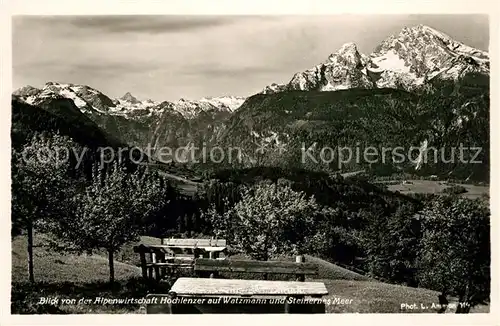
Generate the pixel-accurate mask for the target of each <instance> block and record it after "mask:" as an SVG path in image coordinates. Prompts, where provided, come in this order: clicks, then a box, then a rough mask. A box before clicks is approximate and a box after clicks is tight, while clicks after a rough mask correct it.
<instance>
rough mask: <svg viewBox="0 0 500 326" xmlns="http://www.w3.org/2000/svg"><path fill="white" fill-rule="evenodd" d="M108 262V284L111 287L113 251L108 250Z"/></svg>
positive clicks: (113, 268) (113, 271)
mask: <svg viewBox="0 0 500 326" xmlns="http://www.w3.org/2000/svg"><path fill="white" fill-rule="evenodd" d="M108 261H109V283H110V284H111V285H112V284H113V283H114V282H115V261H114V259H113V250H111V249H109V250H108Z"/></svg>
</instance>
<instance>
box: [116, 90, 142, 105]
mask: <svg viewBox="0 0 500 326" xmlns="http://www.w3.org/2000/svg"><path fill="white" fill-rule="evenodd" d="M120 100H123V101H126V102H129V103H132V104H136V103H140V102H141V101H139V100H138V99H137V98H136V97H135V96H133V95H132V94H130V92H127V93H125V95H123V96H122V97H120Z"/></svg>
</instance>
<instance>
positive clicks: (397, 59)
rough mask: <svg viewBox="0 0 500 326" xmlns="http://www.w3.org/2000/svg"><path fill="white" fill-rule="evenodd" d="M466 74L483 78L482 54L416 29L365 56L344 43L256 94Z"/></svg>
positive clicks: (405, 85)
mask: <svg viewBox="0 0 500 326" xmlns="http://www.w3.org/2000/svg"><path fill="white" fill-rule="evenodd" d="M470 72H475V73H481V74H487V75H489V54H488V53H487V52H485V51H482V50H478V49H474V48H472V47H470V46H467V45H465V44H463V43H461V42H459V41H456V40H454V39H453V38H451V37H450V36H449V35H446V34H445V33H442V32H440V31H438V30H436V29H434V28H432V27H429V26H426V25H417V26H413V27H405V28H403V29H402V30H401V31H400V32H399V33H398V34H395V35H391V36H389V37H388V38H386V39H385V40H383V41H382V42H381V43H380V44H379V45H378V46H377V47H376V48H375V50H374V51H373V52H372V53H371V54H370V55H368V56H367V55H364V54H362V53H360V52H359V51H358V47H357V46H356V44H355V43H352V42H351V43H346V44H344V45H342V46H341V47H340V49H339V50H338V51H336V52H335V53H333V54H331V55H330V56H329V57H328V59H327V60H326V61H325V62H323V63H321V64H319V65H317V66H315V67H313V68H311V69H308V70H306V71H303V72H299V73H296V74H295V75H293V77H292V79H291V80H290V82H288V83H287V84H285V85H278V84H271V85H270V86H267V87H265V88H264V90H263V91H262V93H275V92H280V91H285V90H320V91H331V90H339V89H348V88H382V87H388V88H402V89H406V90H412V89H414V88H417V87H420V86H421V85H423V84H424V83H426V82H427V81H429V80H431V79H433V78H436V77H439V78H442V79H457V78H460V77H462V76H464V75H465V74H467V73H470Z"/></svg>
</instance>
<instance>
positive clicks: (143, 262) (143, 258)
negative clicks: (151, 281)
mask: <svg viewBox="0 0 500 326" xmlns="http://www.w3.org/2000/svg"><path fill="white" fill-rule="evenodd" d="M139 255H140V256H141V269H142V277H144V278H148V269H147V266H146V253H145V252H144V251H141V252H139Z"/></svg>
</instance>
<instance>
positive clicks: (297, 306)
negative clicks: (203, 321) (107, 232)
mask: <svg viewBox="0 0 500 326" xmlns="http://www.w3.org/2000/svg"><path fill="white" fill-rule="evenodd" d="M327 294H328V291H327V289H326V286H325V284H324V283H322V282H295V281H293V282H287V281H261V280H233V279H211V278H187V277H186V278H184V277H182V278H179V279H178V280H177V281H176V282H175V284H174V285H173V286H172V288H171V290H170V292H169V293H168V294H151V295H148V296H147V298H149V299H150V300H151V301H152V302H151V303H150V304H148V305H147V307H146V310H147V313H148V314H159V313H169V314H177V313H324V312H325V304H324V302H323V301H322V299H321V297H322V296H323V295H327Z"/></svg>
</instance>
